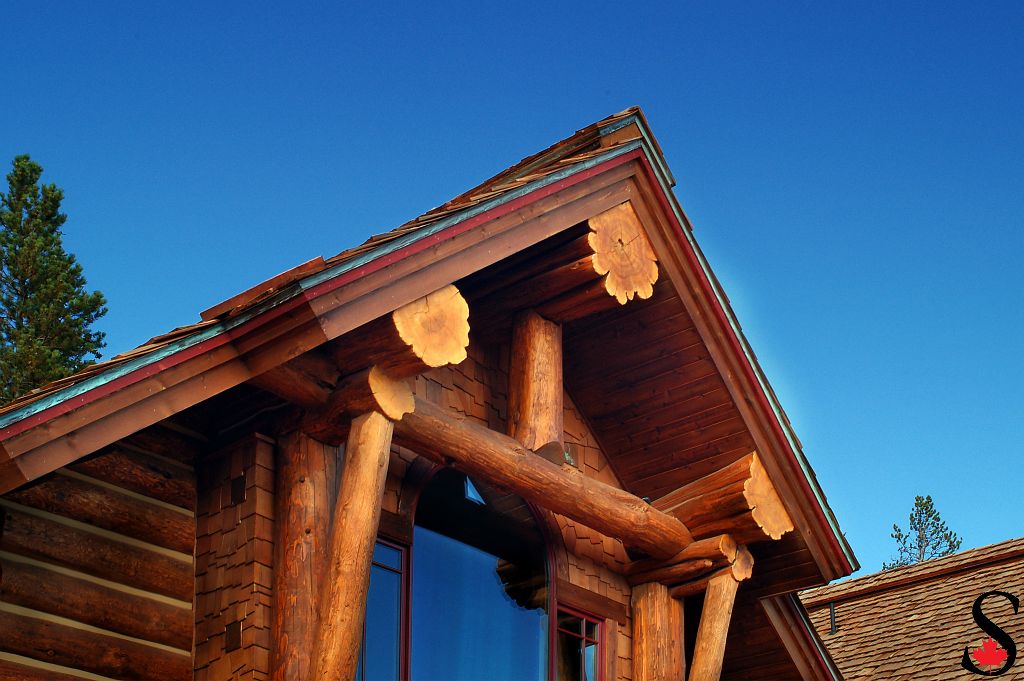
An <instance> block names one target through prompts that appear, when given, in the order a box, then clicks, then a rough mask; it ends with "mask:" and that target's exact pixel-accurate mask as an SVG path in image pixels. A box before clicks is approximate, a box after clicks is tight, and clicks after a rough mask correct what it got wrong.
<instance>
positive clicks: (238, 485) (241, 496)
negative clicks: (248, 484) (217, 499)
mask: <svg viewBox="0 0 1024 681" xmlns="http://www.w3.org/2000/svg"><path fill="white" fill-rule="evenodd" d="M243 501H245V476H244V475H239V476H238V477H237V478H232V479H231V505H232V506H238V505H239V504H240V503H242V502H243Z"/></svg>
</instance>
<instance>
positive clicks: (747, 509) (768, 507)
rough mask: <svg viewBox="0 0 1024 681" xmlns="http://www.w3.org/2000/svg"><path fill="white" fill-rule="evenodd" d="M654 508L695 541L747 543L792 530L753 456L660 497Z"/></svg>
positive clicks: (776, 496) (788, 518)
mask: <svg viewBox="0 0 1024 681" xmlns="http://www.w3.org/2000/svg"><path fill="white" fill-rule="evenodd" d="M654 507H655V508H657V509H659V510H661V511H664V512H666V513H670V514H672V515H674V516H675V517H677V518H679V519H680V520H682V521H683V522H684V523H686V526H687V527H688V528H690V531H691V532H693V535H694V536H695V537H698V538H700V537H710V536H714V535H718V534H728V535H731V536H732V537H733V538H734V539H735V540H736V541H737V542H739V543H741V544H751V543H754V542H758V541H768V540H774V539H779V538H780V537H782V535H784V534H785V533H786V532H789V531H790V530H792V529H793V521H792V519H790V517H789V514H788V513H787V512H786V508H785V506H784V505H783V503H782V499H781V498H780V497H779V494H778V492H777V491H776V490H775V487H774V486H773V485H772V481H771V480H770V479H769V478H768V473H767V471H765V469H764V466H763V465H762V464H761V460H760V459H759V458H758V456H757V453H756V452H751V453H750V454H747V455H746V456H744V457H742V458H741V459H739V460H737V461H735V462H733V463H731V464H729V465H728V466H725V467H724V468H721V469H720V470H717V471H715V472H714V473H710V474H708V475H706V476H704V477H703V478H701V479H699V480H696V481H694V482H691V483H690V484H688V485H685V486H683V487H681V488H679V489H677V490H676V491H674V492H670V493H668V494H666V495H665V496H663V497H661V498H660V499H658V500H656V501H655V502H654Z"/></svg>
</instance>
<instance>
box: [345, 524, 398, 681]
mask: <svg viewBox="0 0 1024 681" xmlns="http://www.w3.org/2000/svg"><path fill="white" fill-rule="evenodd" d="M401 645H402V550H401V549H398V548H396V547H394V546H389V545H388V544H384V543H382V542H377V544H376V546H375V547H374V550H373V567H372V568H371V569H370V588H369V590H368V592H367V595H366V621H365V624H364V626H363V647H362V650H361V651H360V654H359V665H358V668H357V670H356V679H358V680H359V681H398V679H399V676H400V674H401V671H400V670H401V662H400V660H401V655H402V649H401Z"/></svg>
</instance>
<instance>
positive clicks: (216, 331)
mask: <svg viewBox="0 0 1024 681" xmlns="http://www.w3.org/2000/svg"><path fill="white" fill-rule="evenodd" d="M639 147H640V141H639V140H638V141H635V142H630V143H628V144H623V145H621V146H618V147H614V148H611V149H609V150H608V152H607V153H604V154H599V155H597V156H594V157H593V158H590V159H587V160H586V161H582V162H580V163H577V164H574V165H571V166H568V167H566V168H563V169H562V170H559V171H556V172H553V173H551V174H549V175H546V176H544V177H542V178H539V179H537V180H535V181H533V182H530V183H527V184H525V185H523V186H522V187H519V188H518V189H515V190H512V191H509V192H506V193H504V194H502V195H500V196H497V197H495V198H493V199H490V200H488V201H483V202H481V203H480V204H478V205H476V206H472V207H470V208H468V209H466V210H464V211H460V212H458V213H455V214H453V215H451V216H449V217H447V218H445V219H443V220H438V221H437V222H435V223H433V224H430V225H427V226H425V227H423V228H422V229H417V230H415V231H412V232H410V233H409V234H406V235H404V236H402V237H399V238H397V239H393V240H391V241H388V242H385V243H383V244H381V246H380V247H378V248H375V249H373V250H371V251H367V252H366V253H364V254H362V255H360V256H359V257H356V258H352V259H350V260H346V261H344V262H341V263H338V264H337V265H335V266H334V267H331V268H328V269H326V270H324V271H322V272H317V273H315V274H312V275H310V276H308V277H305V278H303V279H301V280H299V281H298V282H295V284H293V285H291V286H289V287H287V288H285V289H283V290H282V291H281V292H280V293H278V294H276V295H274V296H271V297H270V298H268V299H267V300H266V301H264V302H263V303H261V304H259V305H257V306H255V307H254V308H253V309H251V310H246V311H244V312H243V313H241V314H239V315H238V316H237V317H231V318H229V319H226V320H224V321H222V322H219V323H217V324H213V325H211V326H209V327H207V328H205V329H201V330H199V331H197V332H196V333H195V334H192V335H190V336H186V337H184V338H182V339H181V340H178V341H175V342H173V343H169V344H168V345H166V346H164V347H162V348H159V349H157V350H154V351H153V352H151V353H147V354H145V355H142V356H140V357H138V358H136V359H132V360H129V361H127V362H124V363H122V364H118V365H116V366H113V367H111V368H110V369H109V370H108V371H103V372H100V373H99V374H96V375H95V376H90V377H89V378H87V379H85V380H83V381H80V382H78V383H75V384H73V385H69V386H68V387H66V388H63V389H61V390H58V391H56V392H54V393H53V394H51V395H47V396H45V397H42V398H40V399H38V400H36V401H34V402H30V403H28V404H26V405H24V406H23V407H21V408H19V409H15V410H13V411H11V412H8V413H6V414H3V415H0V429H2V428H7V427H9V426H11V425H13V424H15V423H17V422H19V421H22V420H24V419H26V418H29V417H31V416H33V415H35V414H38V413H40V412H43V411H45V410H47V409H50V408H51V407H54V406H56V405H58V404H61V403H62V402H65V401H67V400H70V399H73V398H75V397H78V396H80V395H83V394H85V393H87V392H89V391H90V390H94V389H96V388H98V387H99V386H102V385H104V384H106V383H109V382H110V381H113V380H116V379H118V378H121V377H122V376H127V375H128V374H131V373H132V372H134V371H138V370H139V369H142V368H144V367H147V366H149V365H151V364H153V363H155V362H159V361H161V360H163V359H166V358H168V357H171V356H172V355H174V354H176V353H178V352H181V351H182V350H186V349H188V348H191V347H193V346H195V345H198V344H199V343H203V342H205V341H208V340H211V339H213V338H216V337H217V336H219V335H221V334H223V333H225V332H227V331H230V330H232V329H234V328H237V327H239V326H241V325H242V324H245V323H246V322H248V321H250V320H251V319H254V318H256V317H258V316H259V315H261V314H263V313H265V312H267V311H268V310H271V309H273V308H274V307H277V306H278V305H280V304H282V303H284V302H287V301H288V300H291V299H292V298H294V297H296V296H298V295H301V294H302V293H303V292H305V291H307V290H309V289H311V288H313V287H315V286H317V285H319V284H322V283H324V282H325V281H329V280H331V279H333V278H335V277H337V276H340V275H342V274H344V273H346V272H349V271H352V270H354V269H358V268H360V267H363V266H364V265H367V264H369V263H370V262H372V261H374V260H376V259H378V258H381V257H384V256H386V255H388V254H390V253H393V252H395V251H397V250H400V249H402V248H405V247H406V246H408V245H410V244H413V243H416V242H417V241H420V240H421V239H425V238H427V237H430V236H432V235H434V234H437V233H438V232H442V231H444V230H445V229H448V228H449V227H451V226H453V225H456V224H458V223H460V222H464V221H465V220H468V219H471V218H473V217H475V216H477V215H480V214H481V213H485V212H487V211H489V210H493V209H494V208H497V207H499V206H501V205H503V204H505V203H508V202H509V201H514V200H515V199H518V198H520V197H522V196H525V195H527V194H529V193H531V192H534V191H536V190H538V189H542V188H543V187H546V186H548V185H551V184H554V183H556V182H560V181H562V180H564V179H566V178H568V177H571V176H573V175H575V174H577V173H580V172H584V171H586V170H588V169H590V168H593V167H595V166H597V165H600V164H601V163H604V162H606V161H610V160H612V159H614V158H617V157H619V156H621V155H623V154H627V153H629V152H631V151H634V150H636V149H637V148H639Z"/></svg>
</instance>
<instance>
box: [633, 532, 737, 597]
mask: <svg viewBox="0 0 1024 681" xmlns="http://www.w3.org/2000/svg"><path fill="white" fill-rule="evenodd" d="M737 551H738V548H737V546H736V542H735V541H733V539H732V537H730V536H729V535H719V536H717V537H708V538H707V539H701V540H700V541H695V542H694V543H692V544H690V545H689V546H687V547H686V548H685V549H683V550H682V551H680V552H679V553H677V554H676V555H674V556H672V557H671V558H669V559H668V560H665V561H656V560H638V561H633V562H632V563H630V564H629V565H627V566H626V570H625V573H626V579H627V581H628V582H629V583H630V584H633V585H635V584H644V583H646V582H661V583H662V584H667V585H669V586H671V585H673V584H679V583H681V582H686V581H691V580H692V579H694V578H697V577H699V576H701V575H706V574H708V573H710V572H714V571H716V570H718V569H720V568H723V567H727V566H731V565H733V563H735V562H736V557H737Z"/></svg>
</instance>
